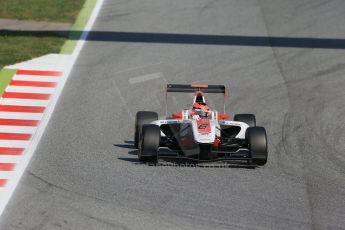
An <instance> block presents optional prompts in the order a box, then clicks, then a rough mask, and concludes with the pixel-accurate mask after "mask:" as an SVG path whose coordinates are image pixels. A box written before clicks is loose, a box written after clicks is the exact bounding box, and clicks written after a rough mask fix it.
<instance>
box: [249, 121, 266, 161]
mask: <svg viewBox="0 0 345 230" xmlns="http://www.w3.org/2000/svg"><path fill="white" fill-rule="evenodd" d="M246 141H247V143H248V149H249V151H250V154H251V158H252V162H253V163H254V164H256V165H260V166H261V165H265V164H266V163H267V135H266V130H265V128H263V127H249V128H248V129H247V131H246Z"/></svg>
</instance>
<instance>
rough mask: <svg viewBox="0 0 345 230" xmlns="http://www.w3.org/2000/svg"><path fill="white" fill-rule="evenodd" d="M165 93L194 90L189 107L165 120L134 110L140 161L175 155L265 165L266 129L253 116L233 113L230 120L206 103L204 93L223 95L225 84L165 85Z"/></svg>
mask: <svg viewBox="0 0 345 230" xmlns="http://www.w3.org/2000/svg"><path fill="white" fill-rule="evenodd" d="M168 92H187V93H195V96H194V100H193V103H192V106H191V107H190V108H189V109H184V110H182V111H181V112H177V113H173V114H172V115H171V116H166V118H165V119H158V114H157V113H156V112H152V111H139V112H137V114H136V118H135V135H134V139H135V141H134V143H135V146H136V147H137V148H138V150H139V151H138V158H139V160H140V161H141V162H150V163H156V162H157V161H158V159H160V158H163V159H175V158H177V159H186V160H193V161H197V162H209V161H236V162H240V163H241V162H242V163H244V164H246V165H253V166H257V165H260V166H262V165H265V164H266V162H267V136H266V130H265V128H263V127H258V126H256V119H255V116H254V115H253V114H236V115H234V117H233V119H230V115H229V114H226V113H220V112H218V111H215V110H210V108H209V107H208V105H207V104H206V100H205V94H207V93H221V94H224V98H225V93H226V90H225V86H224V85H201V84H199V85H181V84H179V85H177V84H168V85H167V93H168ZM223 105H224V112H225V103H223Z"/></svg>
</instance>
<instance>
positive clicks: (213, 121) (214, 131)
mask: <svg viewBox="0 0 345 230" xmlns="http://www.w3.org/2000/svg"><path fill="white" fill-rule="evenodd" d="M182 113H183V118H182V119H166V120H156V121H153V122H151V124H155V125H158V126H161V125H165V124H180V131H181V132H180V136H187V135H188V134H191V133H190V132H192V134H193V137H194V140H195V141H196V142H197V143H202V144H203V143H205V144H206V143H207V144H212V143H213V142H214V140H215V138H216V136H218V137H219V136H220V130H219V129H220V127H221V126H237V127H240V128H241V129H240V132H239V133H238V134H237V135H236V138H238V139H245V133H246V130H247V128H248V127H249V126H248V125H247V124H246V123H244V122H239V121H231V120H218V119H217V117H218V114H217V113H218V112H217V111H212V112H211V113H212V114H211V117H210V132H207V133H201V132H199V131H198V125H197V119H195V118H192V117H191V116H190V114H191V112H190V110H183V111H182ZM188 126H190V127H192V128H191V129H190V128H188ZM161 135H162V136H165V135H164V133H163V132H161Z"/></svg>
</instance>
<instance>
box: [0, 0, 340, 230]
mask: <svg viewBox="0 0 345 230" xmlns="http://www.w3.org/2000/svg"><path fill="white" fill-rule="evenodd" d="M344 15H345V2H344V1H343V0H339V1H324V0H308V1H307V0H291V1H284V0H261V1H257V0H241V1H234V0H218V1H206V0H176V1H169V0H146V1H141V0H132V1H115V0H114V1H110V0H108V1H105V4H104V5H103V8H102V10H101V13H100V15H99V17H98V19H97V21H96V24H95V26H94V28H93V33H92V34H91V36H90V40H91V41H90V42H88V43H87V44H86V46H85V47H84V49H83V50H82V52H81V55H80V58H79V59H78V61H77V63H76V65H75V67H74V70H73V72H72V76H70V78H69V80H68V82H67V85H66V86H65V89H64V91H63V95H62V96H61V98H60V100H59V102H58V105H57V107H56V109H55V112H54V114H53V116H52V119H51V121H50V123H49V125H48V127H47V129H46V131H45V134H44V137H43V138H42V140H41V143H40V144H39V146H38V149H37V151H36V153H35V155H34V157H33V159H32V161H31V163H30V165H29V167H28V169H27V171H26V173H25V175H24V177H23V178H22V180H21V182H20V184H19V186H18V188H17V190H16V192H15V194H14V196H13V197H12V199H11V201H10V203H9V205H8V207H7V209H6V210H5V212H4V214H3V216H2V217H1V220H0V229H4V230H5V229H6V230H9V229H49V230H50V229H345V176H344V171H345V167H344V165H345V157H344V154H345V153H344V149H345V144H344V142H345V141H344V140H345V132H344V128H345V118H344V117H345V109H344V108H345V107H344V101H345V93H344V89H345V65H344V63H345V55H344V51H345V50H344V48H342V46H344V38H345V27H344V24H345V18H344ZM105 32H106V33H105ZM119 32H121V33H122V34H125V35H124V38H125V37H126V36H127V38H128V41H127V42H126V41H117V39H116V38H115V37H116V36H114V35H116V34H117V33H119ZM143 33H144V34H145V33H150V34H151V35H153V36H146V35H144V36H143ZM128 34H130V36H129V35H128ZM157 34H158V35H159V36H157ZM175 35H178V37H176V36H175ZM190 35H198V36H192V37H191V36H190ZM200 35H207V37H205V36H200ZM105 36H106V37H105ZM213 36H218V37H220V38H221V39H223V40H224V41H227V43H226V44H216V42H214V43H213V42H212V41H213V38H214V41H216V40H217V39H218V38H216V37H213ZM231 36H235V38H234V37H232V38H233V40H231ZM274 37H281V38H287V39H285V40H284V41H288V44H286V42H285V43H284V42H283V43H280V44H279V45H275V43H276V42H278V43H279V41H278V40H274ZM255 38H258V39H261V41H266V43H265V42H264V43H263V45H260V46H257V45H255V42H257V41H256V39H255ZM298 38H307V39H306V40H303V41H305V42H304V45H303V42H302V43H301V41H300V40H298ZM174 39H175V41H177V42H176V43H174ZM236 39H237V40H236ZM241 39H242V40H241ZM265 39H266V40H265ZM308 39H309V40H308ZM310 39H319V40H318V44H322V45H323V46H325V47H323V48H320V47H317V46H316V45H317V44H315V47H316V48H311V47H310V46H313V44H310V42H311V41H313V40H310ZM327 39H333V40H332V41H336V42H335V43H332V42H331V43H330V42H329V40H327ZM124 40H126V39H124ZM133 40H134V41H133ZM167 41H169V42H167ZM183 41H184V42H183ZM193 41H194V44H193ZM235 41H237V44H232V43H233V42H235ZM297 41H298V42H297ZM308 41H309V42H308ZM337 44H338V45H337ZM294 46H296V47H294ZM143 76H144V77H143ZM153 78H154V79H153ZM130 79H132V80H130ZM150 79H151V80H150ZM191 82H193V83H194V82H198V83H209V84H210V83H215V84H218V83H219V84H228V85H229V90H230V96H229V100H228V101H227V107H228V112H229V113H232V114H233V113H241V112H252V113H255V114H256V116H257V120H258V124H259V125H262V126H265V127H266V129H267V132H268V138H269V154H270V155H269V162H268V164H267V165H266V166H265V167H262V168H257V169H246V168H221V167H216V166H213V167H197V168H186V167H184V168H182V167H173V166H165V167H154V166H147V165H140V164H138V162H137V160H136V159H137V158H136V155H135V153H136V151H135V149H133V146H132V142H131V141H133V116H134V115H135V112H136V111H137V110H142V109H149V110H155V111H158V112H159V113H160V114H161V115H163V114H164V87H165V85H166V83H191ZM175 103H176V102H175ZM180 103H181V106H182V105H183V106H185V105H186V104H187V100H185V101H181V102H180ZM214 103H215V104H217V102H214Z"/></svg>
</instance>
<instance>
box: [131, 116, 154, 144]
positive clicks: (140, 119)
mask: <svg viewBox="0 0 345 230" xmlns="http://www.w3.org/2000/svg"><path fill="white" fill-rule="evenodd" d="M155 120H158V114H157V113H156V112H151V111H139V112H137V114H136V116H135V132H134V146H135V147H136V148H138V147H139V136H140V133H141V131H142V128H143V125H146V124H150V123H151V122H152V121H155Z"/></svg>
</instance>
